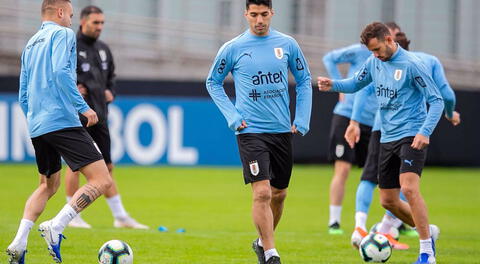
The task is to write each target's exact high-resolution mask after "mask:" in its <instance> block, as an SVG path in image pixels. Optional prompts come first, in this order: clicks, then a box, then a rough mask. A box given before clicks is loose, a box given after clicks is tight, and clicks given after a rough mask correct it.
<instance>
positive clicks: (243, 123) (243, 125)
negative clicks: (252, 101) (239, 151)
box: [237, 120, 248, 131]
mask: <svg viewBox="0 0 480 264" xmlns="http://www.w3.org/2000/svg"><path fill="white" fill-rule="evenodd" d="M247 127H248V125H247V122H245V120H242V124H241V125H240V126H239V127H237V131H242V130H243V129H245V128H247Z"/></svg>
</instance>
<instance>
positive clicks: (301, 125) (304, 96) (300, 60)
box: [288, 39, 312, 135]
mask: <svg viewBox="0 0 480 264" xmlns="http://www.w3.org/2000/svg"><path fill="white" fill-rule="evenodd" d="M288 67H289V68H290V71H291V72H292V74H293V76H294V77H295V82H296V83H297V85H296V88H295V91H296V93H297V103H296V110H295V119H294V121H293V125H292V132H293V133H297V132H298V133H300V134H302V135H306V134H307V133H308V130H309V129H310V116H311V113H312V77H311V75H310V69H309V68H308V63H307V60H306V59H305V56H304V55H303V52H302V50H301V49H300V46H299V45H298V43H297V42H296V41H295V40H293V39H292V42H291V44H290V56H289V57H288Z"/></svg>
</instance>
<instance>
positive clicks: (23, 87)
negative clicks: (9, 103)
mask: <svg viewBox="0 0 480 264" xmlns="http://www.w3.org/2000/svg"><path fill="white" fill-rule="evenodd" d="M24 55H25V53H22V62H21V68H20V89H19V93H18V102H19V103H20V107H21V108H22V111H23V113H24V114H25V116H26V115H27V113H28V93H27V72H26V69H25V67H24Z"/></svg>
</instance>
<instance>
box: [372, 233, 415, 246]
mask: <svg viewBox="0 0 480 264" xmlns="http://www.w3.org/2000/svg"><path fill="white" fill-rule="evenodd" d="M379 234H381V233H379ZM382 235H384V236H385V237H386V238H387V239H388V242H390V245H392V248H393V249H396V250H407V249H409V248H410V246H409V245H407V244H404V243H400V242H398V240H395V238H393V237H392V235H390V234H382Z"/></svg>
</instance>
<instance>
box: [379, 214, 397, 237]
mask: <svg viewBox="0 0 480 264" xmlns="http://www.w3.org/2000/svg"><path fill="white" fill-rule="evenodd" d="M393 224H394V221H393V218H392V217H391V216H389V215H387V214H386V215H384V216H383V220H382V222H381V223H380V226H379V227H378V232H379V233H382V234H388V233H390V229H392V226H393Z"/></svg>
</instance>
